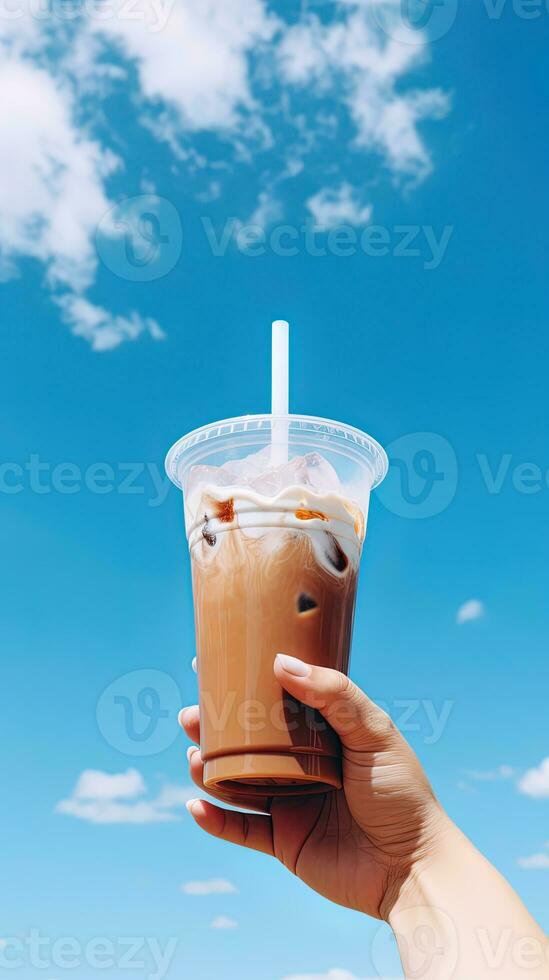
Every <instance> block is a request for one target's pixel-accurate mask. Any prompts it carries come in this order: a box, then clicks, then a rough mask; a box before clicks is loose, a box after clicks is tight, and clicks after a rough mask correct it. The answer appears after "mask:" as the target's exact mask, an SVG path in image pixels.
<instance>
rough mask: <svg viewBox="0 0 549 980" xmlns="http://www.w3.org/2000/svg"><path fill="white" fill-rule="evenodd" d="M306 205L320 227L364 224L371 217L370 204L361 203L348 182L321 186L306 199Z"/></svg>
mask: <svg viewBox="0 0 549 980" xmlns="http://www.w3.org/2000/svg"><path fill="white" fill-rule="evenodd" d="M307 207H308V209H309V211H310V212H311V214H312V216H313V218H314V221H315V224H316V225H318V226H319V227H320V228H333V227H335V226H337V225H365V224H367V223H368V221H369V220H370V218H371V217H372V206H371V204H363V203H362V202H361V200H360V196H359V194H358V192H357V191H356V190H355V188H353V187H352V186H351V184H348V183H343V184H341V186H340V187H336V188H328V187H325V188H323V189H322V190H320V191H318V193H317V194H313V196H312V197H310V198H309V199H308V201H307Z"/></svg>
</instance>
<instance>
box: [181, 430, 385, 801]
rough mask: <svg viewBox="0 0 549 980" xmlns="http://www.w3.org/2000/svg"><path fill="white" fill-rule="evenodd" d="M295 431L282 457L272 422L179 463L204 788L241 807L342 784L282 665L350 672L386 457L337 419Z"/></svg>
mask: <svg viewBox="0 0 549 980" xmlns="http://www.w3.org/2000/svg"><path fill="white" fill-rule="evenodd" d="M224 426H227V427H228V429H227V428H224ZM288 431H289V443H288V447H287V448H288V456H289V458H288V459H287V460H286V461H285V462H282V463H280V462H277V460H276V457H275V456H274V455H273V446H272V438H273V433H272V431H271V425H270V420H269V419H268V417H258V418H257V419H253V418H252V419H242V420H234V422H228V423H220V424H219V426H218V427H217V428H216V427H213V428H212V429H209V430H202V432H203V434H204V435H203V437H202V436H201V435H200V434H198V435H195V434H191V437H187V440H183V441H182V443H179V444H177V445H176V446H175V447H174V449H173V450H172V451H171V454H170V456H169V457H168V472H169V473H170V475H171V476H172V478H174V479H175V481H176V482H177V483H178V484H179V485H180V486H182V488H183V491H184V502H185V522H186V528H187V536H188V542H189V549H190V556H191V565H192V581H193V594H194V608H195V625H196V645H197V659H198V676H199V688H200V716H201V753H202V757H203V759H204V763H205V767H204V781H205V783H206V785H207V786H209V787H212V788H213V787H217V788H218V789H219V790H223V791H224V792H225V793H226V794H229V796H230V797H232V798H233V799H234V800H235V801H238V797H239V795H243V796H244V795H245V796H246V797H248V798H249V797H250V796H254V795H257V796H261V797H265V796H279V795H282V796H284V795H296V794H304V793H308V792H312V793H318V792H321V791H323V790H328V789H334V788H338V787H339V786H340V785H341V760H340V748H339V743H338V740H337V738H336V736H335V734H334V732H333V731H332V730H331V729H330V727H329V726H328V725H327V723H326V722H325V720H324V719H323V718H322V716H321V715H320V714H319V713H317V712H316V711H314V709H312V708H307V707H305V706H304V705H302V704H299V703H298V702H296V701H295V700H294V699H292V698H291V697H290V696H289V695H287V694H286V693H285V692H284V691H283V690H282V689H281V688H280V686H279V684H278V682H277V680H276V678H275V676H274V672H273V663H274V659H275V657H276V655H277V653H285V654H289V655H291V656H295V657H298V658H300V659H301V660H304V661H306V662H308V663H311V664H317V665H320V666H325V667H333V668H335V669H337V670H341V671H344V672H346V671H347V669H348V664H349V651H350V644H351V634H352V626H353V613H354V605H355V593H356V587H357V578H358V569H359V562H360V556H361V551H362V546H363V542H364V536H365V530H366V522H367V512H368V502H369V494H370V490H371V488H372V487H373V486H374V485H376V484H377V483H378V482H379V481H380V479H382V477H383V475H384V473H385V466H386V458H385V454H384V453H383V450H382V449H381V447H379V446H378V445H377V443H375V442H374V441H373V440H370V438H369V437H368V436H365V434H363V433H359V432H358V430H352V429H350V428H349V427H340V426H338V425H337V424H336V423H324V422H323V421H322V420H306V419H302V420H301V421H296V422H292V421H290V420H289V422H288ZM349 433H351V434H352V433H356V436H352V435H351V436H349ZM258 443H259V444H260V445H261V448H260V449H259V450H258V449H257V444H258ZM251 448H252V449H253V451H251V452H250V451H249V450H250V449H251ZM246 450H248V451H246ZM321 450H324V452H322V451H321ZM227 456H228V457H229V458H226V457H227ZM328 457H330V458H328Z"/></svg>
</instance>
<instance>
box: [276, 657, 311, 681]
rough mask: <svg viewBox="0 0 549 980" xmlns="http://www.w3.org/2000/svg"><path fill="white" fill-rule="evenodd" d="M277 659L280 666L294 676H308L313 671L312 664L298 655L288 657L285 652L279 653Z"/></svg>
mask: <svg viewBox="0 0 549 980" xmlns="http://www.w3.org/2000/svg"><path fill="white" fill-rule="evenodd" d="M276 659H277V661H278V663H279V664H280V666H281V667H282V668H283V669H284V670H285V671H286V672H287V673H288V674H293V675H294V677H308V676H309V674H310V673H311V665H310V664H306V663H304V662H303V660H298V659H297V657H288V656H287V655H286V654H285V653H277V655H276Z"/></svg>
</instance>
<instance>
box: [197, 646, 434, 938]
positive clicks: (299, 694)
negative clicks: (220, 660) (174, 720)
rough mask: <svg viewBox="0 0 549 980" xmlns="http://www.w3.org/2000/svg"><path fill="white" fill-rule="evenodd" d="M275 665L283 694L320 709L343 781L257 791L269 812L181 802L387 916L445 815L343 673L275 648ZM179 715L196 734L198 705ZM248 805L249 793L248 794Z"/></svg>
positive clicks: (211, 824)
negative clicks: (276, 793)
mask: <svg viewBox="0 0 549 980" xmlns="http://www.w3.org/2000/svg"><path fill="white" fill-rule="evenodd" d="M274 671H275V675H276V678H277V680H278V681H279V683H280V684H281V686H282V687H283V688H284V689H285V690H286V691H288V693H289V694H291V695H293V696H294V697H295V698H297V699H298V700H299V701H302V702H303V703H304V704H306V705H309V706H310V707H313V708H316V709H317V710H318V711H320V712H321V714H322V715H323V716H324V718H325V719H326V721H327V722H328V723H329V724H330V725H331V726H332V728H333V729H334V730H335V731H336V732H337V734H338V735H339V737H340V739H341V743H342V751H343V788H342V789H341V790H340V791H337V792H330V793H322V794H318V795H314V796H304V797H291V798H285V799H284V798H278V799H277V798H274V799H272V800H270V801H268V802H269V804H270V806H268V803H267V801H266V800H265V801H264V804H265V806H264V809H267V808H269V809H270V815H268V816H264V815H259V814H247V813H246V814H244V813H240V812H238V811H236V810H225V809H222V808H221V807H218V806H214V805H213V804H212V803H209V802H207V801H205V800H191V801H190V802H189V804H188V809H189V812H190V813H191V814H192V816H193V818H194V819H195V821H196V823H197V824H198V825H199V826H200V827H201V828H202V829H203V830H205V831H207V832H208V833H210V834H213V835H214V836H215V837H220V838H223V839H224V840H227V841H231V842H232V843H235V844H240V845H242V846H244V847H250V848H253V849H255V850H258V851H263V852H264V853H266V854H270V855H273V856H274V857H277V858H278V859H279V860H280V861H281V862H282V863H283V864H285V865H286V867H287V868H289V869H290V871H292V872H293V873H294V874H296V875H297V876H298V877H299V878H301V879H302V880H303V881H304V882H305V883H306V884H308V885H309V886H310V887H311V888H314V889H315V891H317V892H320V894H321V895H324V896H325V897H326V898H329V899H331V900H332V901H333V902H337V903H338V904H339V905H344V906H347V907H349V908H353V909H357V910H359V911H362V912H365V913H367V914H368V915H372V916H375V917H377V918H383V919H387V918H388V917H389V915H390V912H391V909H392V908H393V906H394V904H395V902H396V899H397V898H398V896H399V894H400V893H401V891H402V890H403V889H404V888H405V887H406V886H407V884H409V883H410V882H411V881H412V880H413V878H414V877H415V876H417V875H419V872H420V870H421V869H422V868H423V867H424V866H425V864H426V863H428V862H429V861H430V860H432V859H433V857H434V855H435V854H436V852H437V850H438V848H439V846H440V843H441V841H442V839H443V838H444V836H445V834H446V831H447V829H448V827H449V826H451V824H450V821H449V820H448V818H447V817H446V816H445V815H444V813H443V811H442V809H441V807H440V806H439V804H438V802H437V800H436V799H435V797H434V794H433V791H432V789H431V787H430V785H429V782H428V780H427V778H426V776H425V773H424V772H423V769H422V768H421V766H420V764H419V761H418V759H417V757H416V755H415V754H414V752H413V751H412V749H411V748H410V746H409V745H408V744H407V743H406V741H405V740H404V738H403V737H402V735H401V734H400V732H399V731H398V730H397V728H396V727H395V726H394V724H393V723H392V722H391V720H390V718H389V717H388V715H386V714H385V712H383V711H382V710H381V709H380V708H378V707H377V706H376V705H375V704H374V703H373V702H372V701H370V699H369V698H368V697H367V696H366V695H365V694H364V693H363V692H362V691H361V690H359V688H358V687H356V685H355V684H353V682H352V681H350V680H349V678H347V677H346V676H345V675H344V674H340V673H339V672H338V671H335V670H328V669H327V668H323V667H311V666H310V665H309V664H305V663H303V661H301V660H297V659H295V658H294V657H287V656H282V655H279V656H278V657H277V658H276V660H275V664H274ZM180 723H181V725H182V727H183V728H184V729H185V731H186V733H187V735H188V736H189V738H191V739H192V740H193V741H196V742H198V741H199V740H200V719H199V711H198V707H197V706H194V707H191V708H186V709H184V710H183V711H182V712H181V714H180ZM188 754H189V768H190V773H191V776H192V779H193V780H194V782H195V783H196V784H197V785H198V786H199V787H200V788H201V789H202V790H204V791H205V792H207V793H209V795H214V794H212V793H211V792H210V791H209V790H206V789H205V787H204V783H203V779H202V777H203V763H202V759H201V756H200V750H199V749H198V748H196V747H193V748H191V749H189V753H188ZM217 795H218V798H219V799H220V800H222V801H224V802H226V799H225V800H224V799H223V796H222V795H221V794H217ZM243 805H245V806H248V803H245V802H243ZM253 806H257V800H256V801H255V803H253V802H252V801H249V807H250V808H253Z"/></svg>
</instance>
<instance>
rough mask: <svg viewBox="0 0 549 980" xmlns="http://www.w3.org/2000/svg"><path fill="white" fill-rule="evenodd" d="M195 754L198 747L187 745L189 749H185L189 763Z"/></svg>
mask: <svg viewBox="0 0 549 980" xmlns="http://www.w3.org/2000/svg"><path fill="white" fill-rule="evenodd" d="M195 752H198V745H189V748H188V749H187V759H188V760H189V762H190V760H191V758H192V756H193V754H194V753H195Z"/></svg>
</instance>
